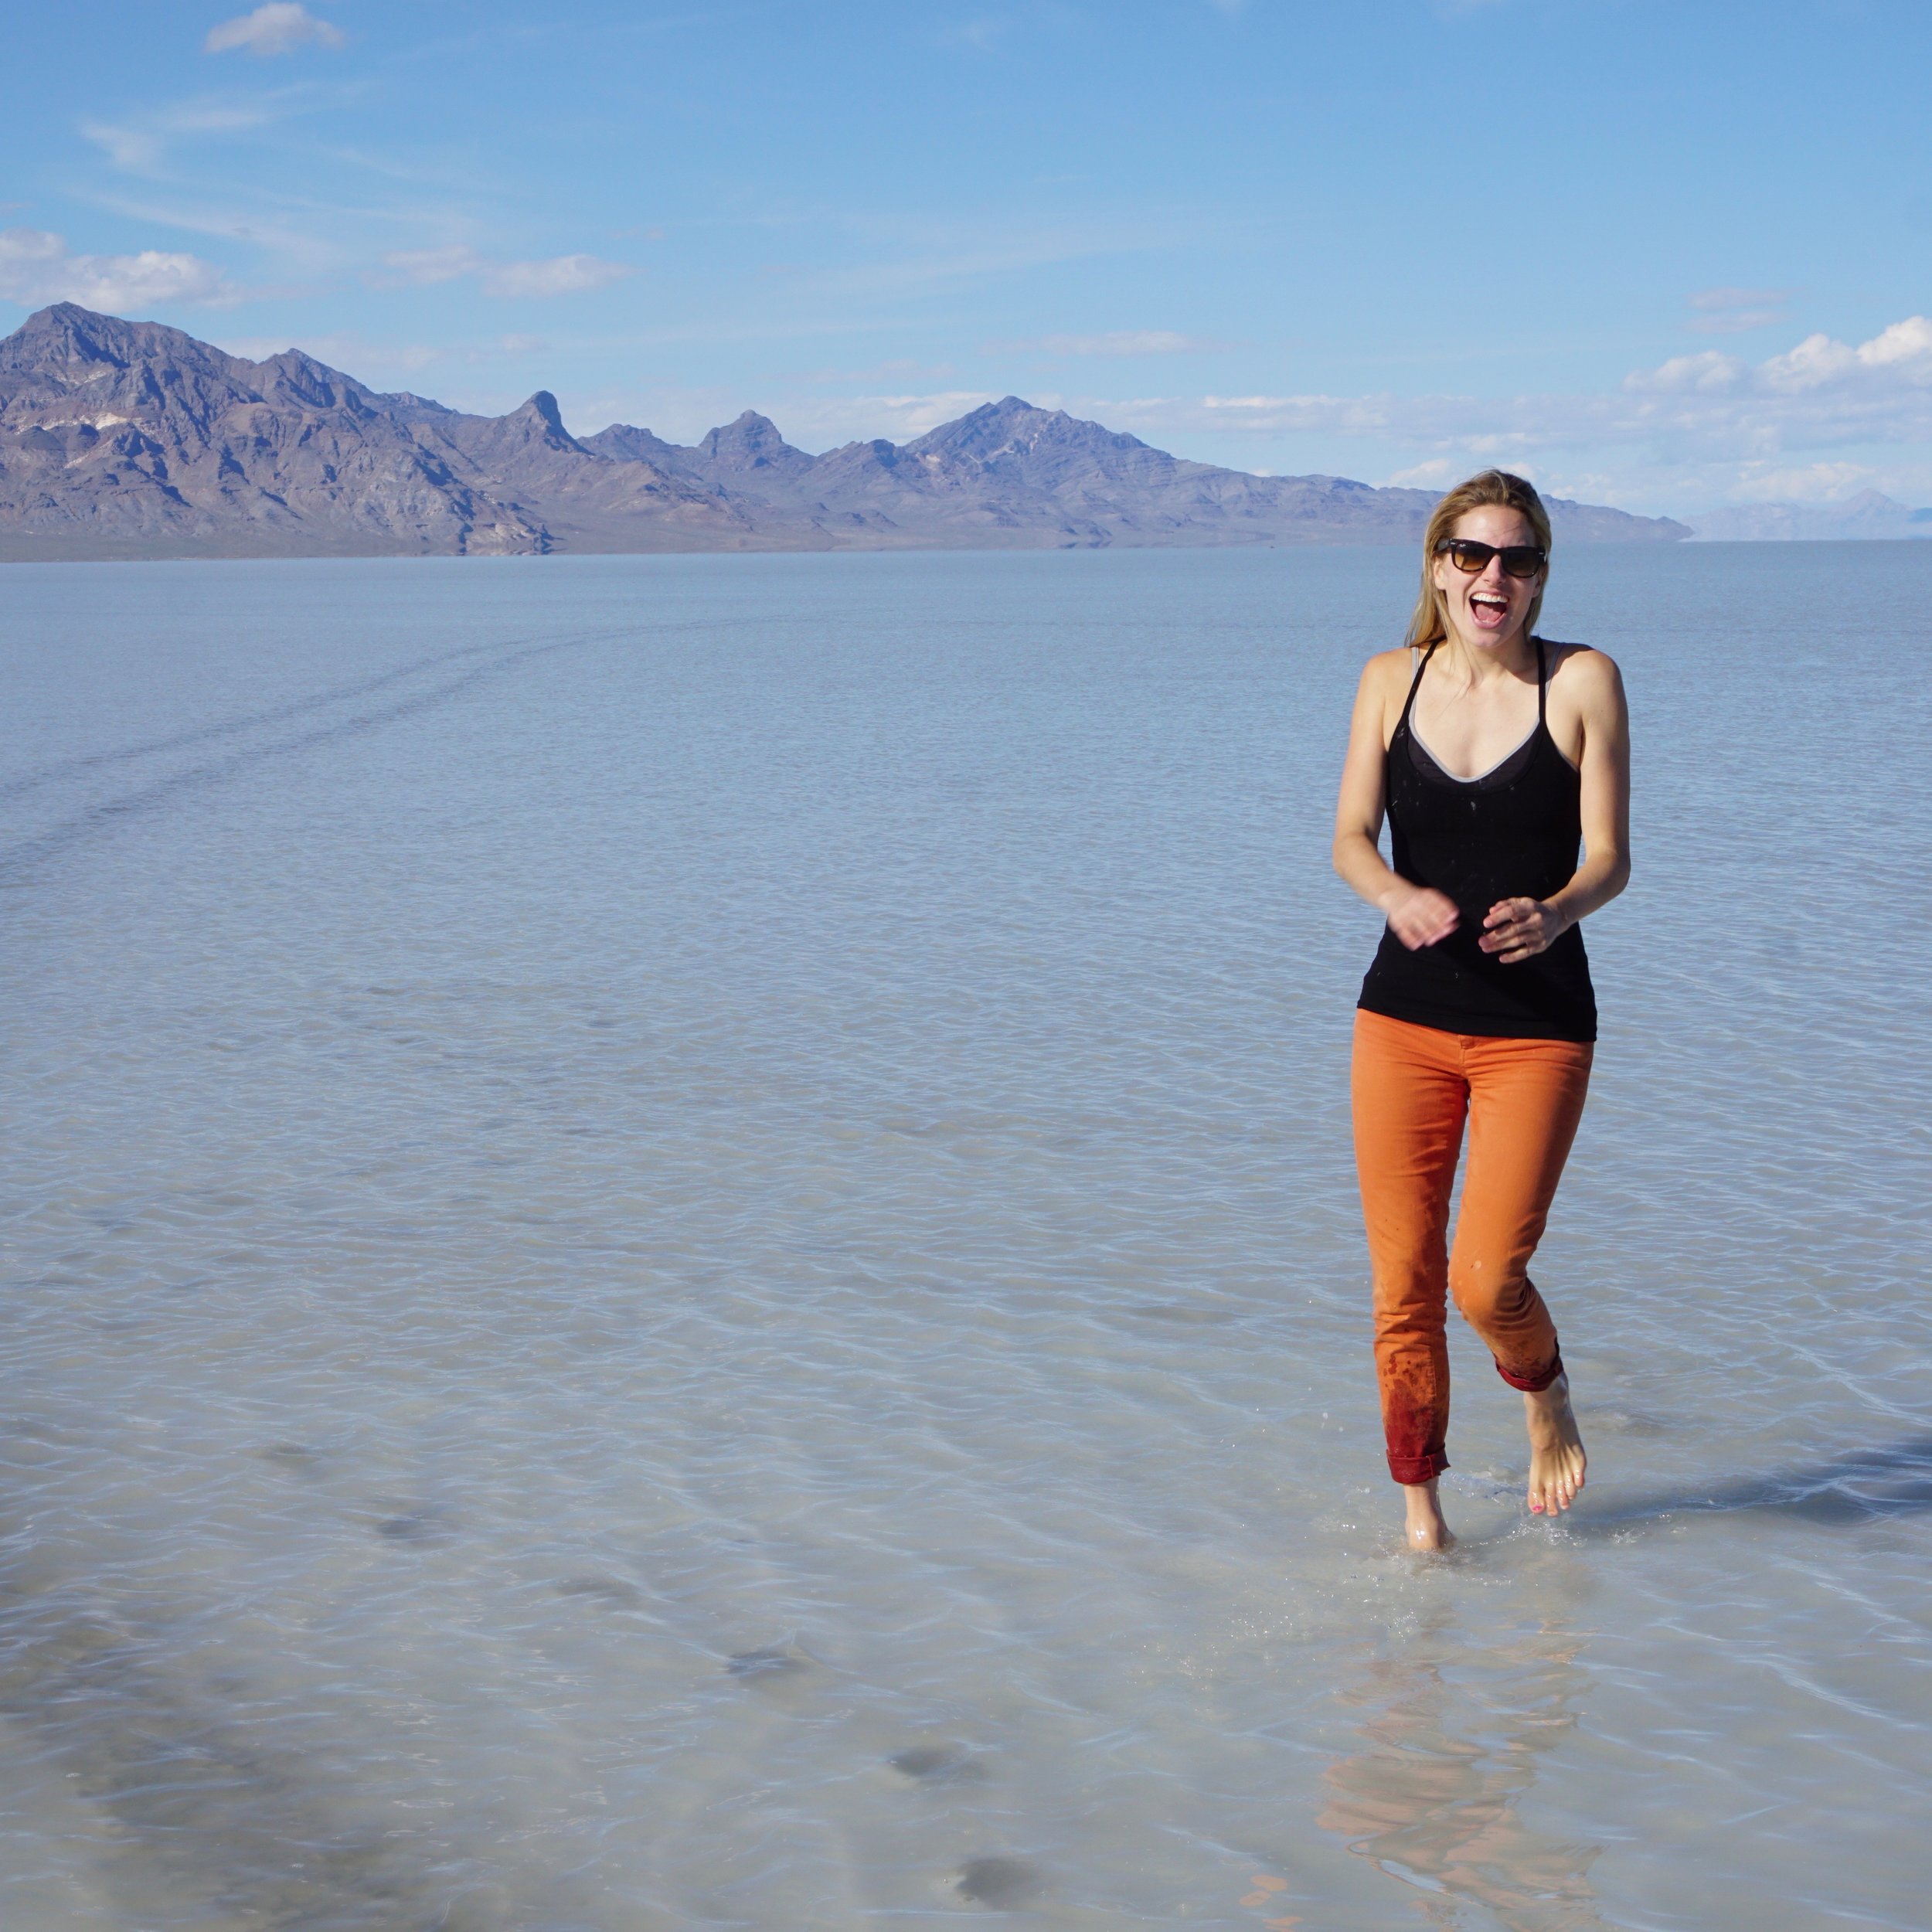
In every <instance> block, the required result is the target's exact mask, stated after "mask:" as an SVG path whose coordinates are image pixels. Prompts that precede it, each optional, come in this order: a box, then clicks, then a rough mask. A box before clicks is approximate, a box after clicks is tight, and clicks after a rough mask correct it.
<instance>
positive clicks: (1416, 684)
mask: <svg viewBox="0 0 1932 1932" xmlns="http://www.w3.org/2000/svg"><path fill="white" fill-rule="evenodd" d="M1440 641H1441V640H1440V638H1438V639H1437V643H1440ZM1434 655H1436V646H1435V645H1434V644H1432V645H1430V647H1429V648H1428V649H1427V650H1426V651H1423V654H1422V661H1421V662H1420V664H1418V665H1417V666H1416V675H1414V677H1413V678H1412V679H1410V682H1409V696H1408V698H1407V699H1406V702H1404V703H1403V707H1402V716H1400V718H1398V719H1396V730H1398V731H1400V730H1401V729H1402V727H1403V726H1404V725H1406V723H1408V722H1409V713H1410V712H1411V711H1413V709H1415V703H1416V693H1417V692H1418V691H1420V689H1422V674H1423V672H1425V671H1427V669H1428V668H1429V660H1430V658H1433V657H1434Z"/></svg>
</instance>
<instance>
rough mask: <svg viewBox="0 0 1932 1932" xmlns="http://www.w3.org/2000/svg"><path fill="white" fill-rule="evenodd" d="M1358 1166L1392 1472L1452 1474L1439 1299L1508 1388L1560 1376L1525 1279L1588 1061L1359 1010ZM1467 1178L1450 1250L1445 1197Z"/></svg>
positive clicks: (1407, 1478)
mask: <svg viewBox="0 0 1932 1932" xmlns="http://www.w3.org/2000/svg"><path fill="white" fill-rule="evenodd" d="M1593 1051H1594V1049H1592V1048H1590V1047H1589V1046H1583V1045H1581V1044H1580V1043H1577V1042H1575V1041H1572V1040H1554V1039H1484V1038H1481V1037H1479V1036H1475V1035H1471V1034H1468V1033H1445V1032H1440V1031H1439V1030H1438V1029H1437V1028H1435V1027H1433V1026H1413V1025H1412V1024H1411V1023H1410V1022H1408V1021H1406V1020H1400V1019H1389V1018H1388V1017H1387V1016H1386V1015H1384V1014H1382V1013H1369V1012H1362V1011H1360V1010H1359V1009H1358V1010H1357V1012H1356V1014H1355V1066H1354V1072H1353V1077H1352V1082H1351V1085H1352V1090H1353V1094H1354V1100H1355V1165H1356V1168H1357V1170H1358V1172H1359V1173H1360V1175H1361V1177H1362V1218H1363V1219H1364V1220H1365V1221H1366V1223H1367V1224H1368V1230H1369V1260H1370V1263H1371V1264H1372V1267H1373V1269H1374V1272H1375V1345H1376V1380H1377V1382H1378V1383H1379V1384H1380V1386H1381V1390H1382V1428H1383V1436H1384V1437H1385V1438H1386V1441H1387V1444H1388V1449H1389V1475H1392V1476H1393V1477H1394V1478H1395V1479H1396V1481H1397V1482H1403V1483H1417V1482H1427V1481H1428V1480H1429V1479H1430V1478H1431V1477H1432V1476H1437V1475H1440V1474H1441V1472H1442V1471H1444V1470H1445V1469H1447V1468H1448V1467H1449V1458H1448V1454H1447V1437H1448V1433H1449V1349H1448V1344H1447V1340H1446V1338H1445V1336H1444V1323H1445V1318H1446V1309H1447V1295H1448V1294H1454V1297H1455V1299H1456V1306H1457V1307H1458V1308H1460V1309H1461V1311H1462V1313H1463V1316H1464V1319H1465V1320H1467V1321H1468V1323H1469V1325H1470V1326H1471V1328H1474V1329H1475V1332H1477V1334H1478V1335H1481V1337H1482V1338H1483V1341H1484V1342H1485V1343H1486V1344H1487V1345H1488V1349H1489V1352H1490V1353H1491V1354H1492V1355H1494V1356H1495V1361H1496V1369H1497V1372H1498V1374H1499V1375H1501V1376H1502V1379H1504V1381H1505V1382H1507V1383H1509V1384H1510V1385H1511V1386H1512V1387H1515V1388H1518V1389H1546V1388H1548V1387H1549V1385H1550V1383H1553V1381H1555V1380H1556V1377H1557V1376H1560V1374H1562V1372H1563V1358H1562V1356H1561V1355H1559V1354H1558V1353H1557V1351H1556V1325H1555V1324H1554V1323H1553V1322H1552V1321H1551V1320H1550V1318H1549V1310H1548V1309H1547V1308H1545V1307H1544V1306H1543V1297H1542V1296H1541V1295H1539V1294H1538V1293H1537V1292H1536V1284H1534V1283H1533V1282H1532V1281H1531V1280H1530V1279H1529V1274H1527V1272H1526V1270H1527V1269H1528V1267H1529V1257H1531V1255H1532V1254H1533V1253H1536V1243H1537V1242H1538V1241H1539V1240H1541V1239H1542V1237H1543V1223H1545V1221H1546V1220H1547V1219H1548V1218H1549V1203H1550V1202H1551V1200H1552V1199H1553V1197H1554V1196H1555V1194H1556V1183H1557V1182H1558V1181H1559V1180H1560V1179H1562V1178H1563V1162H1564V1161H1565V1160H1566V1159H1567V1158H1568V1157H1569V1154H1570V1142H1571V1141H1573V1140H1574V1139H1575V1138H1576V1137H1577V1121H1579V1120H1580V1118H1581V1117H1582V1115H1583V1094H1584V1092H1585V1090H1586V1089H1587V1087H1589V1084H1590V1059H1591V1056H1592V1053H1593ZM1465 1115H1466V1116H1467V1117H1468V1122H1469V1167H1468V1173H1467V1174H1466V1175H1464V1179H1463V1184H1462V1202H1461V1206H1460V1208H1459V1209H1458V1213H1457V1215H1456V1241H1455V1248H1454V1253H1451V1252H1450V1251H1449V1249H1448V1243H1447V1232H1448V1226H1449V1190H1450V1188H1451V1185H1452V1184H1453V1183H1454V1179H1455V1172H1456V1157H1457V1155H1458V1153H1459V1151H1461V1146H1462V1128H1463V1121H1464V1117H1465Z"/></svg>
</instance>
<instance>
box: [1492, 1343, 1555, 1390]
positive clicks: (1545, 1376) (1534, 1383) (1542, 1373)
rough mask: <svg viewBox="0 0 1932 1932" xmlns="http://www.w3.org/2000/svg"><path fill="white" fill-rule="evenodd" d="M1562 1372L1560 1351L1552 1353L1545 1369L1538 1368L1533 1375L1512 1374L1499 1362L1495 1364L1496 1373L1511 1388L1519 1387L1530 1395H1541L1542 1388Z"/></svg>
mask: <svg viewBox="0 0 1932 1932" xmlns="http://www.w3.org/2000/svg"><path fill="white" fill-rule="evenodd" d="M1496 1372H1497V1374H1498V1375H1499V1376H1502V1379H1503V1380H1504V1381H1505V1382H1506V1383H1509V1386H1510V1387H1511V1388H1512V1389H1522V1392H1523V1393H1525V1394H1526V1395H1532V1396H1539V1395H1541V1394H1542V1393H1543V1391H1544V1389H1547V1388H1548V1387H1549V1385H1550V1384H1551V1383H1553V1382H1554V1381H1555V1380H1556V1378H1557V1377H1558V1376H1560V1375H1561V1374H1562V1373H1563V1356H1562V1355H1561V1354H1560V1353H1558V1354H1556V1355H1552V1356H1551V1357H1550V1359H1549V1367H1548V1368H1546V1369H1538V1370H1537V1371H1536V1373H1535V1374H1534V1375H1527V1376H1519V1375H1514V1374H1512V1373H1511V1372H1510V1371H1509V1369H1505V1367H1504V1366H1502V1363H1501V1362H1497V1364H1496Z"/></svg>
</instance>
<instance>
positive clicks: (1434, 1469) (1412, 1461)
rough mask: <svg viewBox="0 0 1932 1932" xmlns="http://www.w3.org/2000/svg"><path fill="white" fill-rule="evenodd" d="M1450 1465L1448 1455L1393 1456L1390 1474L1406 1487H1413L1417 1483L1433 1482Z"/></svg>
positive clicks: (1390, 1462) (1390, 1460)
mask: <svg viewBox="0 0 1932 1932" xmlns="http://www.w3.org/2000/svg"><path fill="white" fill-rule="evenodd" d="M1448 1467H1449V1458H1447V1456H1446V1455H1440V1454H1438V1455H1433V1456H1426V1455H1425V1456H1391V1457H1390V1458H1389V1475H1391V1476H1393V1478H1395V1480H1396V1481H1397V1482H1399V1483H1400V1484H1401V1485H1402V1486H1403V1488H1405V1489H1407V1488H1413V1487H1414V1486H1415V1485H1417V1483H1420V1482H1433V1481H1434V1480H1435V1478H1437V1477H1438V1476H1439V1475H1441V1474H1442V1472H1443V1471H1444V1470H1445V1469H1447V1468H1448Z"/></svg>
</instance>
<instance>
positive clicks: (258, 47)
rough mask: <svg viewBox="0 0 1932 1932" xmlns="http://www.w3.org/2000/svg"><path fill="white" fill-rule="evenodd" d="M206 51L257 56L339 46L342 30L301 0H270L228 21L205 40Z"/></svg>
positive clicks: (213, 30)
mask: <svg viewBox="0 0 1932 1932" xmlns="http://www.w3.org/2000/svg"><path fill="white" fill-rule="evenodd" d="M201 44H202V52H203V53H233V52H235V51H236V49H245V50H246V51H247V52H248V53H252V54H255V55H257V56H267V55H269V54H277V53H294V51H295V49H297V48H298V47H339V46H342V45H344V44H345V43H344V41H343V38H342V29H341V28H339V27H334V26H330V25H329V23H328V22H327V21H326V20H318V19H316V18H315V15H313V14H312V13H311V12H309V10H308V8H306V7H305V6H303V5H301V0H267V5H264V6H260V7H257V9H255V11H254V12H253V13H245V14H243V15H240V17H239V18H238V19H233V20H224V21H223V22H222V23H221V25H220V26H218V27H216V28H213V29H211V30H210V31H209V36H208V38H207V39H206V40H204V41H203V42H202V43H201Z"/></svg>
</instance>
